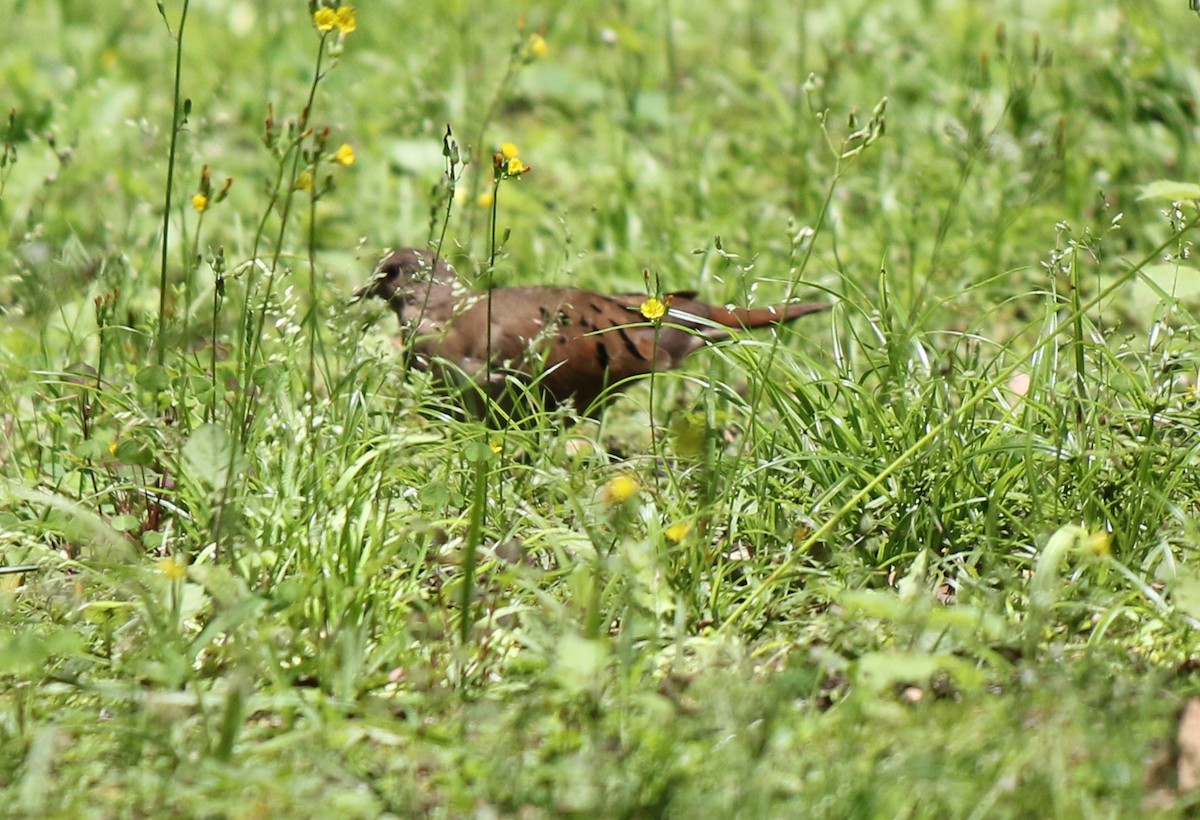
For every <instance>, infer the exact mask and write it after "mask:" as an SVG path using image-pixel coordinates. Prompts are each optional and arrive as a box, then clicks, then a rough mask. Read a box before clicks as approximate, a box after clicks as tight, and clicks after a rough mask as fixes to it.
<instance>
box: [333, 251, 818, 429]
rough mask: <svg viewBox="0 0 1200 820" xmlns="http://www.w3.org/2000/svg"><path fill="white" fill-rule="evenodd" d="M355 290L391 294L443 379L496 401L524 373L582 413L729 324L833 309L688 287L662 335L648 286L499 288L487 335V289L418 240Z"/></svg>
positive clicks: (721, 333)
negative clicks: (469, 283) (715, 297)
mask: <svg viewBox="0 0 1200 820" xmlns="http://www.w3.org/2000/svg"><path fill="white" fill-rule="evenodd" d="M355 296H356V298H363V297H367V296H376V297H379V298H381V299H384V300H386V301H387V302H388V304H389V305H390V306H391V307H392V309H393V310H394V311H395V312H396V315H397V316H398V317H399V319H400V327H401V334H402V341H403V343H404V344H405V345H406V346H407V347H408V349H409V352H410V355H411V356H412V359H411V360H410V361H411V362H412V363H413V364H414V365H415V366H416V367H418V368H420V369H422V370H427V369H432V370H434V372H436V373H437V374H438V375H439V376H440V377H442V378H443V379H451V378H453V375H452V374H453V372H454V371H456V370H457V371H461V372H462V373H463V374H465V375H466V377H467V378H469V379H470V380H471V381H472V382H473V383H474V384H475V385H477V386H478V387H479V388H481V389H482V391H483V392H484V393H486V394H488V395H490V396H491V397H492V398H493V399H497V400H500V399H502V398H503V396H504V395H505V391H506V389H511V387H508V388H506V385H507V384H508V379H509V378H510V377H516V378H517V379H518V380H519V381H520V382H521V383H523V384H526V385H534V386H536V387H537V389H538V390H539V392H540V393H541V395H542V397H543V399H544V401H545V405H546V406H547V407H554V406H557V405H558V404H560V403H562V402H564V401H566V400H567V399H573V400H574V402H575V407H576V409H577V410H578V411H579V412H580V413H592V414H594V413H596V412H598V411H599V409H600V408H601V407H602V405H603V403H604V400H606V399H607V398H609V397H610V396H612V395H613V394H614V393H615V391H616V390H619V389H620V385H621V384H622V383H623V382H625V380H626V379H629V378H630V377H632V376H638V375H642V374H645V373H650V372H651V371H655V370H666V369H669V368H672V367H676V366H678V365H679V363H680V362H681V361H683V359H684V358H685V357H686V356H687V355H688V354H689V353H691V352H693V351H695V350H698V349H699V348H701V347H703V346H704V345H705V344H708V343H710V342H715V341H720V340H722V339H727V338H729V336H730V332H729V331H730V329H744V328H753V327H763V326H766V325H771V324H777V323H780V322H788V321H791V320H793V319H798V318H800V317H801V316H805V315H807V314H809V313H815V312H818V311H822V310H827V309H828V308H830V307H831V305H830V304H828V303H824V302H807V303H796V304H789V305H781V306H778V307H760V308H741V307H719V306H716V305H710V304H707V303H705V302H701V301H698V300H696V299H695V298H694V297H695V293H692V292H680V293H674V294H670V295H669V296H667V297H666V298H665V299H664V300H663V301H664V302H665V303H666V305H667V307H668V311H667V314H666V316H664V317H662V321H661V324H660V326H659V327H658V328H657V334H656V332H655V331H656V329H655V327H654V326H653V325H652V324H651V323H650V322H648V321H647V320H646V319H645V317H643V316H642V315H641V313H640V312H639V306H640V305H641V304H642V303H643V302H644V301H645V299H646V296H645V295H644V294H621V295H616V296H605V295H602V294H599V293H595V292H593V291H589V290H583V289H581V288H572V287H551V286H542V287H538V286H534V287H498V288H494V289H493V290H492V292H491V309H490V313H491V315H490V325H491V334H490V339H489V333H488V325H489V308H488V294H487V292H486V291H473V290H470V289H469V288H467V287H466V286H465V285H464V284H463V283H462V282H461V281H460V280H459V278H458V276H457V274H456V273H455V272H454V269H453V268H451V267H450V266H449V265H447V264H446V263H445V262H444V261H442V260H441V259H439V258H437V256H436V255H435V254H434V253H433V252H432V251H427V250H419V249H416V248H403V249H400V250H397V251H394V252H393V253H391V254H390V255H388V256H387V257H385V258H384V260H383V261H382V262H381V263H380V264H379V266H378V268H377V269H376V274H375V276H374V277H373V278H372V279H371V281H370V282H368V283H367V284H366V285H365V286H364V287H363V288H361V289H360V290H359V291H358V292H357V293H356V294H355ZM489 349H490V352H491V357H490V362H491V364H490V367H489V356H488V352H489ZM447 364H449V365H452V366H453V367H451V368H449V369H447ZM598 400H599V401H598ZM501 403H502V404H505V402H503V401H502V402H501Z"/></svg>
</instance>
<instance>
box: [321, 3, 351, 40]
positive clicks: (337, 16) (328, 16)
mask: <svg viewBox="0 0 1200 820" xmlns="http://www.w3.org/2000/svg"><path fill="white" fill-rule="evenodd" d="M313 25H314V26H316V27H317V31H333V30H334V29H335V28H336V29H337V30H338V34H341V35H342V36H343V37H344V36H345V35H347V34H350V33H352V32H353V31H355V30H356V29H357V28H358V15H357V14H355V12H354V6H338V7H337V8H336V9H331V8H328V7H325V6H323V7H321V8H319V9H317V10H316V11H314V12H313Z"/></svg>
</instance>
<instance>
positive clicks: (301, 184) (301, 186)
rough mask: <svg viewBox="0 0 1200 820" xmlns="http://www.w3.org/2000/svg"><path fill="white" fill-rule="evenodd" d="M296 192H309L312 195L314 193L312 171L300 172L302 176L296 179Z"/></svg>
mask: <svg viewBox="0 0 1200 820" xmlns="http://www.w3.org/2000/svg"><path fill="white" fill-rule="evenodd" d="M296 190H297V191H307V192H308V193H310V194H311V193H312V190H313V177H312V172H311V171H301V172H300V176H298V177H297V178H296Z"/></svg>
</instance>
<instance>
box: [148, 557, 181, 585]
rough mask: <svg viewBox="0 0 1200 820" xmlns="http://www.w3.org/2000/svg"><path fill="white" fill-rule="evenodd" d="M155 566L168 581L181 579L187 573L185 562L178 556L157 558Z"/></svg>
mask: <svg viewBox="0 0 1200 820" xmlns="http://www.w3.org/2000/svg"><path fill="white" fill-rule="evenodd" d="M155 568H156V569H158V574H159V575H161V576H163V577H164V578H166V579H167V580H168V581H182V580H183V579H184V576H186V575H187V564H186V563H184V561H183V559H182V558H180V557H178V556H169V557H167V558H159V559H158V562H157V563H156V564H155Z"/></svg>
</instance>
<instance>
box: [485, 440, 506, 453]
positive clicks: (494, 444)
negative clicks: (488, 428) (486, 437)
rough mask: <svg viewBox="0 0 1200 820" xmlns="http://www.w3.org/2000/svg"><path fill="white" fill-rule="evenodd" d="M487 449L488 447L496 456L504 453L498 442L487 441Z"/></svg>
mask: <svg viewBox="0 0 1200 820" xmlns="http://www.w3.org/2000/svg"><path fill="white" fill-rule="evenodd" d="M488 447H490V448H491V449H492V452H493V453H495V454H496V455H500V453H502V452H504V445H503V444H501V443H500V442H499V441H489V442H488Z"/></svg>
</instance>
